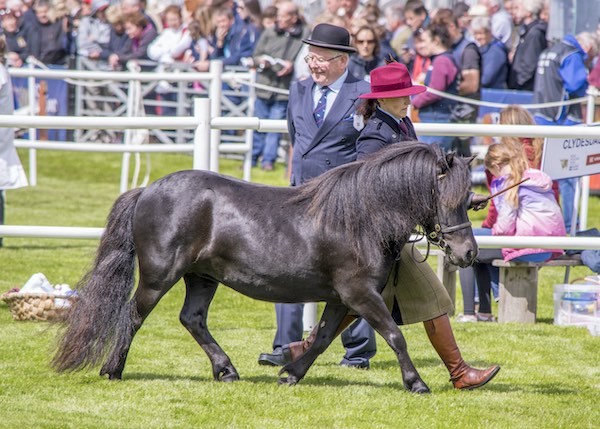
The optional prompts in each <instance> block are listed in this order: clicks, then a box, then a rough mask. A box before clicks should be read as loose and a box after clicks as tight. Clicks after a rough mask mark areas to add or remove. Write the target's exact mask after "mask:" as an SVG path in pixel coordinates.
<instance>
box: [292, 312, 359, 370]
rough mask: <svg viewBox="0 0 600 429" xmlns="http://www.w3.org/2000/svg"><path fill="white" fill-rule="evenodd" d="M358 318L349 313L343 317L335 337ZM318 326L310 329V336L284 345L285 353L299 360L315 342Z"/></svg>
mask: <svg viewBox="0 0 600 429" xmlns="http://www.w3.org/2000/svg"><path fill="white" fill-rule="evenodd" d="M356 319H357V316H350V315H348V316H346V317H344V318H343V319H342V323H340V326H339V327H338V329H337V331H335V337H337V336H338V335H340V334H341V333H342V332H344V329H346V328H347V327H348V326H350V324H351V323H352V322H354V321H355V320H356ZM317 328H318V325H317V326H315V327H314V328H313V330H312V331H310V334H308V337H306V338H305V339H303V340H301V341H295V342H293V343H289V344H286V345H284V346H283V347H282V349H283V350H284V354H288V353H289V356H291V358H292V362H294V361H296V360H298V358H299V357H300V356H301V355H302V354H303V353H304V352H305V351H306V350H308V348H309V347H310V346H311V345H312V344H313V343H314V342H315V337H316V336H317ZM335 337H334V338H335Z"/></svg>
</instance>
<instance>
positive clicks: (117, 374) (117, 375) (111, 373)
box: [100, 368, 123, 380]
mask: <svg viewBox="0 0 600 429" xmlns="http://www.w3.org/2000/svg"><path fill="white" fill-rule="evenodd" d="M103 375H108V379H109V380H121V378H123V374H122V373H121V372H115V371H110V370H108V369H107V368H102V369H101V370H100V376H103Z"/></svg>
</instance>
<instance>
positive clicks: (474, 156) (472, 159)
mask: <svg viewBox="0 0 600 429" xmlns="http://www.w3.org/2000/svg"><path fill="white" fill-rule="evenodd" d="M475 158H477V155H473V156H467V157H465V161H467V164H471V163H472V162H473V161H474V160H475Z"/></svg>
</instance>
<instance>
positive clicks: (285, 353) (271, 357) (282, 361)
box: [258, 348, 292, 366]
mask: <svg viewBox="0 0 600 429" xmlns="http://www.w3.org/2000/svg"><path fill="white" fill-rule="evenodd" d="M291 362H292V357H291V356H290V354H289V349H285V348H284V349H283V350H282V349H277V350H276V351H274V352H273V353H261V354H260V356H259V357H258V364H259V365H268V366H284V365H286V364H288V363H291Z"/></svg>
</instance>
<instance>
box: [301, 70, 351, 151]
mask: <svg viewBox="0 0 600 429" xmlns="http://www.w3.org/2000/svg"><path fill="white" fill-rule="evenodd" d="M310 92H311V94H310V95H311V103H310V106H312V91H310ZM358 95H359V94H358V92H357V89H356V82H355V78H353V77H352V76H351V75H350V74H348V77H347V78H346V81H345V82H344V84H343V85H342V88H341V89H340V92H339V93H338V95H337V97H336V98H335V102H334V103H333V106H331V109H330V111H329V113H328V114H327V116H326V117H325V120H324V121H323V124H322V125H321V127H320V128H318V127H317V125H316V123H315V122H314V119H313V123H314V125H315V129H316V130H317V131H316V134H315V136H314V138H313V140H312V143H311V144H310V146H309V147H308V148H306V150H305V151H304V153H307V152H308V151H310V150H311V149H312V148H314V147H315V146H316V145H317V144H318V143H319V142H320V141H321V140H323V138H324V137H325V136H326V135H327V134H329V133H330V132H331V130H333V129H334V128H335V126H336V125H337V124H338V123H339V122H340V121H341V120H342V119H344V118H346V117H347V116H348V115H349V114H350V113H351V110H352V108H353V106H354V101H356V98H358ZM310 114H311V116H312V111H311V113H310Z"/></svg>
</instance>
